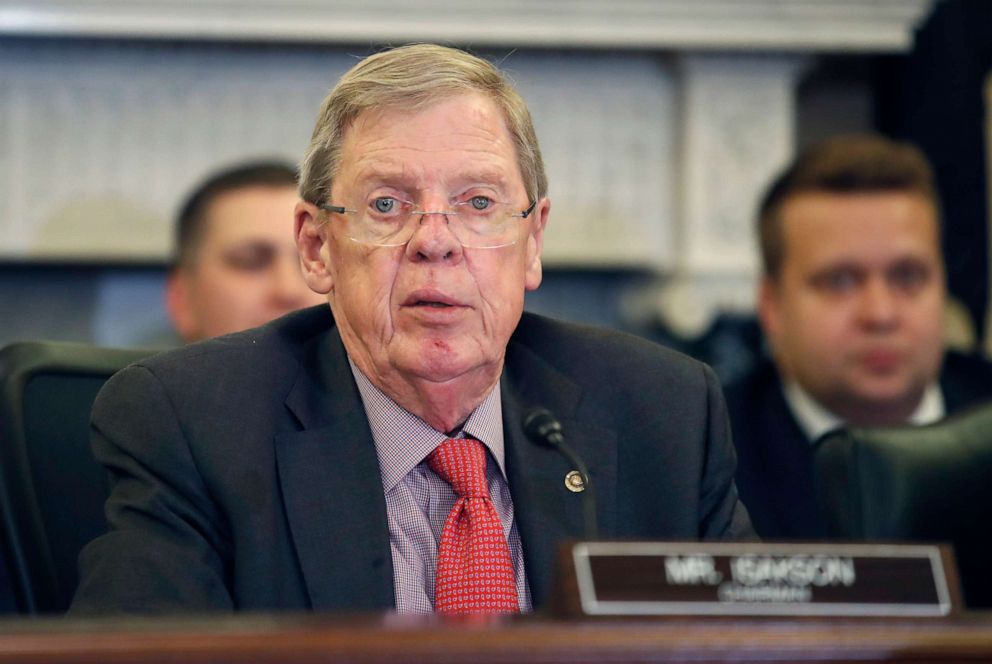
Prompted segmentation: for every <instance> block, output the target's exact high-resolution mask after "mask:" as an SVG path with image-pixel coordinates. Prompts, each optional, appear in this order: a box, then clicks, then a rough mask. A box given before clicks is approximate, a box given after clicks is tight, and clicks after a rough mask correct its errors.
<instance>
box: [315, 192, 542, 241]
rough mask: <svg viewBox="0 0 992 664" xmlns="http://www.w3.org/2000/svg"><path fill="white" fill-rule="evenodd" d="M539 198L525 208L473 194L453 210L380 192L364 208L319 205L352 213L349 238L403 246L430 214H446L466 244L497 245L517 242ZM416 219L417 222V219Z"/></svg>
mask: <svg viewBox="0 0 992 664" xmlns="http://www.w3.org/2000/svg"><path fill="white" fill-rule="evenodd" d="M536 205H537V201H534V202H533V203H531V204H530V207H528V208H527V209H526V210H524V211H522V212H514V211H513V206H512V204H510V203H503V202H501V201H494V200H493V199H491V198H489V197H488V196H472V197H471V198H469V199H467V200H464V201H459V202H457V203H453V204H452V205H451V209H450V210H417V209H415V204H414V203H412V202H411V201H405V200H401V199H399V198H393V197H392V196H378V197H375V198H371V199H369V201H368V203H367V204H366V205H365V206H364V209H363V210H362V211H359V210H356V209H353V208H346V207H343V206H340V205H330V204H322V205H318V207H319V208H320V209H321V210H324V211H326V212H331V213H334V214H346V215H349V221H350V223H349V229H348V230H349V231H350V235H349V239H351V240H353V241H354V242H358V243H360V244H368V245H373V246H376V247H401V246H403V245H405V244H406V243H407V242H409V241H410V238H411V237H413V234H414V232H415V231H416V230H417V227H418V225H419V224H420V223H421V222H422V221H423V218H424V217H425V216H427V215H429V214H440V215H444V218H445V221H446V222H447V224H448V228H449V229H450V230H451V232H452V234H453V235H454V236H455V237H456V238H457V239H458V241H459V242H460V243H461V244H462V246H463V247H469V248H476V249H497V248H499V247H506V246H509V245H511V244H515V243H516V242H517V241H518V240H519V239H520V238H519V236H518V234H517V224H516V220H517V219H526V218H527V217H529V216H530V214H531V213H532V212H533V211H534V208H535V206H536ZM415 220H416V223H415Z"/></svg>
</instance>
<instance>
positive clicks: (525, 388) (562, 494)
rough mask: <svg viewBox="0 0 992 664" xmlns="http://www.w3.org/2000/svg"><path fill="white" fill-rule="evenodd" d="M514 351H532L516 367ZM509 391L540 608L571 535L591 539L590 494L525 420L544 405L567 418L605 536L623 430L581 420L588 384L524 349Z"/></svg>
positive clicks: (505, 396) (519, 500) (517, 500)
mask: <svg viewBox="0 0 992 664" xmlns="http://www.w3.org/2000/svg"><path fill="white" fill-rule="evenodd" d="M511 355H518V356H520V355H527V356H529V357H519V358H517V360H518V361H515V362H513V365H514V366H511ZM519 360H522V361H523V364H522V365H521V363H520V361H519ZM521 366H523V367H524V368H523V369H522V370H519V374H517V373H515V372H514V368H519V367H521ZM501 390H502V400H503V430H504V437H505V440H506V465H507V476H508V479H509V484H510V492H511V493H512V495H513V510H514V515H515V518H516V521H517V527H518V529H519V531H520V538H521V542H522V544H523V549H524V564H525V566H526V569H527V577H528V581H529V582H530V588H531V596H532V599H533V603H534V607H535V608H540V607H541V606H543V605H545V604H546V603H547V600H548V595H549V592H550V588H551V582H552V576H553V574H552V573H553V570H554V568H555V567H556V564H557V552H558V548H559V546H560V545H561V544H562V543H563V542H565V541H566V540H579V539H585V537H586V534H585V526H584V516H583V499H584V497H585V494H584V493H573V492H571V491H569V490H568V489H567V488H566V487H565V475H566V474H567V473H568V472H569V471H571V470H573V467H572V465H571V464H570V463H569V462H568V461H567V460H566V459H565V458H564V457H563V456H562V454H561V453H560V452H558V451H557V450H554V449H551V448H548V447H545V446H542V445H538V444H536V443H533V442H531V441H530V440H528V439H527V436H526V435H525V434H524V432H523V427H522V422H523V418H524V417H525V415H526V414H527V413H528V412H529V411H530V409H532V408H535V407H538V406H541V407H545V408H548V409H549V410H550V411H551V412H552V413H554V414H555V416H557V417H558V418H559V421H561V423H562V428H563V431H564V435H565V442H566V443H567V444H568V445H569V446H570V447H571V448H572V449H573V450H574V451H575V453H576V454H578V456H579V458H581V459H582V460H583V461H584V462H585V464H586V466H587V467H588V468H589V475H590V480H591V483H592V487H593V491H594V494H595V500H596V514H597V519H598V522H599V524H598V525H599V534H600V536H601V537H609V536H610V534H611V533H612V532H613V531H614V525H615V519H616V515H615V507H616V504H615V503H616V500H615V499H616V463H617V462H616V433H615V432H614V431H612V430H609V429H605V428H603V427H600V426H598V425H596V424H595V423H591V422H585V421H580V420H578V419H575V412H576V409H577V407H578V403H579V398H580V396H581V390H580V388H579V387H578V386H577V385H575V384H574V383H573V382H571V381H570V380H569V379H567V378H566V377H565V376H563V375H562V374H561V373H559V372H558V371H556V370H554V369H553V368H551V367H549V366H548V365H546V364H545V363H544V362H543V361H541V360H540V358H538V357H536V356H534V355H533V354H530V353H527V352H526V351H524V350H520V349H517V351H516V352H515V353H513V354H511V353H508V361H507V370H506V372H505V374H504V378H503V381H502V383H501Z"/></svg>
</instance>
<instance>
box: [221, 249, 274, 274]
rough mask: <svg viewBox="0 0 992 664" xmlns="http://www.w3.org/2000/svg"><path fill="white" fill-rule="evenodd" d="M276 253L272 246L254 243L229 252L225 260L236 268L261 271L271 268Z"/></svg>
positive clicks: (225, 255)
mask: <svg viewBox="0 0 992 664" xmlns="http://www.w3.org/2000/svg"><path fill="white" fill-rule="evenodd" d="M275 255H276V251H275V249H274V248H272V247H266V246H257V245H252V246H249V247H241V248H238V249H236V250H234V251H230V252H227V253H226V254H224V262H225V263H227V265H228V266H229V267H231V268H232V269H235V270H240V271H243V272H260V271H262V270H266V269H268V268H269V266H270V265H271V264H272V261H273V260H274V259H275Z"/></svg>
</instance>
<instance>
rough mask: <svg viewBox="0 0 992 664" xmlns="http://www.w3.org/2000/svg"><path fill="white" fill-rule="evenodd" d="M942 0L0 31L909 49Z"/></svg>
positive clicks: (220, 11)
mask: <svg viewBox="0 0 992 664" xmlns="http://www.w3.org/2000/svg"><path fill="white" fill-rule="evenodd" d="M932 4H933V0H871V1H866V0H612V1H610V2H603V1H602V0H500V1H496V2H494V1H493V0H486V1H484V2H483V1H481V0H472V1H466V0H407V1H406V2H397V1H396V0H336V1H329V0H281V1H278V2H277V1H275V0H197V1H196V2H188V1H187V0H2V1H0V34H8V35H42V36H52V35H66V36H84V37H126V38H134V37H145V38H167V39H176V38H178V39H212V40H237V41H243V40H262V41H294V42H327V43H368V42H372V43H396V42H406V41H442V42H448V43H454V44H459V45H475V46H499V47H503V46H509V47H527V46H532V47H540V48H583V47H592V48H631V49H645V48H649V49H694V50H699V49H720V50H727V49H732V50H740V49H743V50H756V49H758V50H783V49H784V50H798V51H851V50H854V51H900V50H905V49H907V48H909V46H910V45H911V44H912V38H913V30H914V28H915V27H916V26H917V25H918V24H919V22H920V21H921V20H923V19H924V18H925V17H926V15H927V14H928V13H929V11H930V9H931V6H932Z"/></svg>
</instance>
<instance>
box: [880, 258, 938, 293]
mask: <svg viewBox="0 0 992 664" xmlns="http://www.w3.org/2000/svg"><path fill="white" fill-rule="evenodd" d="M929 278H930V270H928V269H927V268H926V267H925V266H923V265H920V264H918V263H905V264H901V265H897V266H896V267H895V268H894V269H892V271H891V272H889V283H891V284H892V285H893V286H894V287H896V288H898V289H900V290H903V291H914V290H916V289H918V288H919V287H920V286H922V285H923V284H925V283H926V282H927V280H928V279H929Z"/></svg>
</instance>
